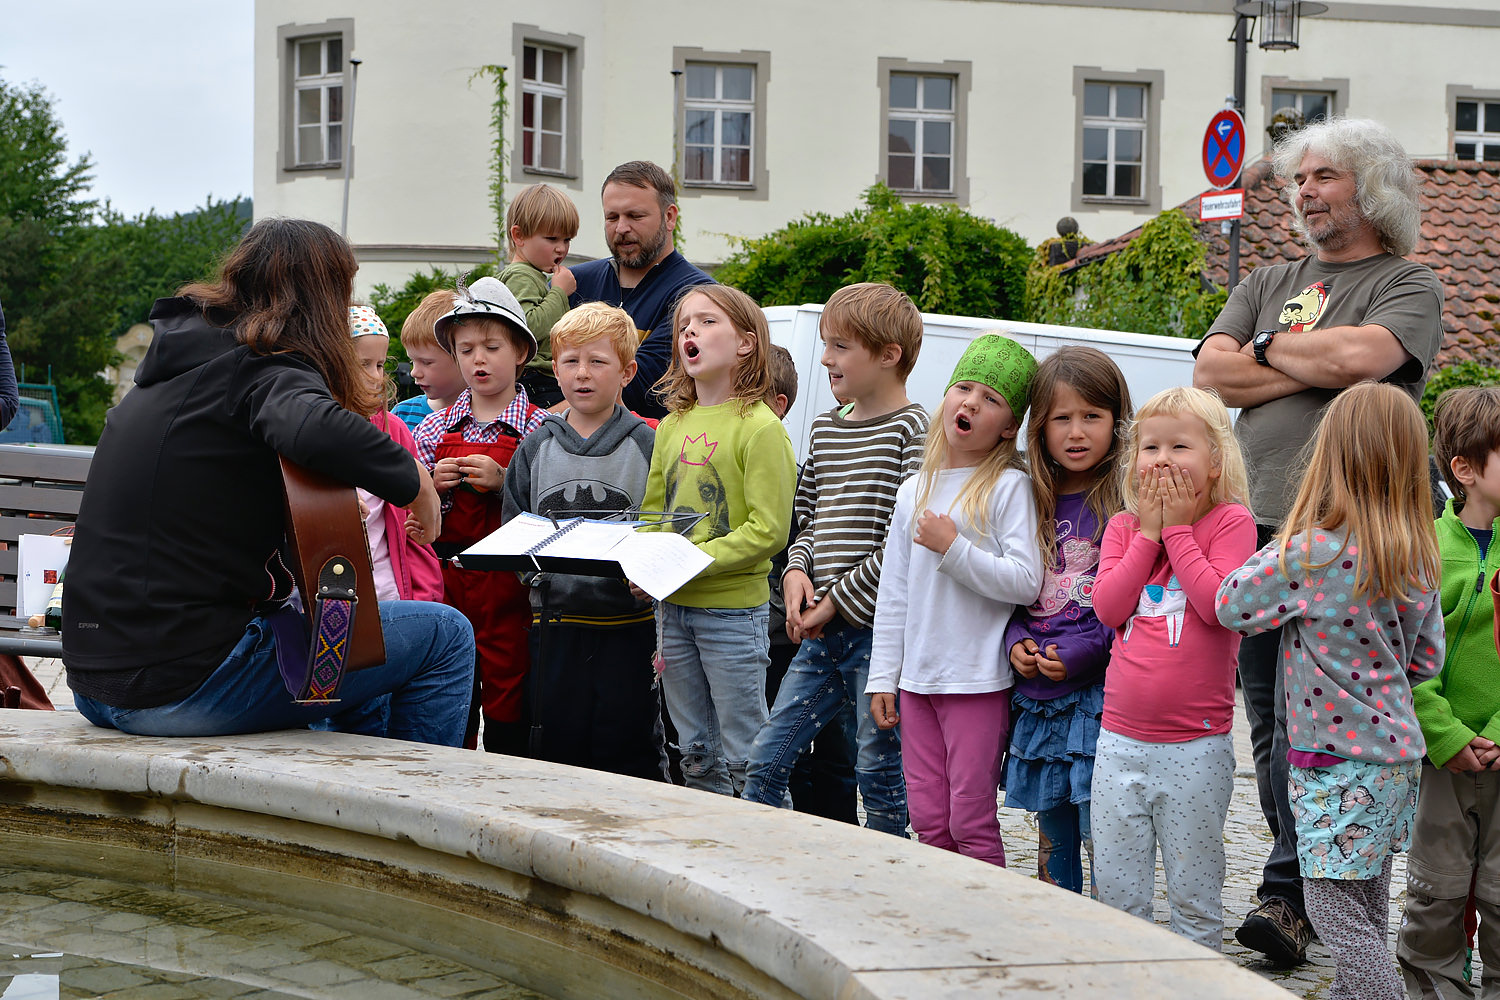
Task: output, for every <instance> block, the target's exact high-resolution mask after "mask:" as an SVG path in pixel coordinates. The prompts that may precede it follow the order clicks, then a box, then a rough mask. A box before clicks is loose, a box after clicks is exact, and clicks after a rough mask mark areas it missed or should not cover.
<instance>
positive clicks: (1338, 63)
mask: <svg viewBox="0 0 1500 1000" xmlns="http://www.w3.org/2000/svg"><path fill="white" fill-rule="evenodd" d="M1231 6H1232V4H1231V3H1230V2H1229V0H1047V2H1032V0H798V2H793V0H758V2H756V3H743V2H729V0H639V2H635V3H625V2H622V0H554V2H551V3H536V2H529V3H526V2H519V0H435V2H430V3H425V4H415V3H411V2H409V0H359V2H358V3H355V2H353V0H256V6H255V32H256V39H255V190H254V197H255V212H256V215H257V216H258V217H259V216H266V215H290V216H301V217H307V218H313V219H318V220H320V221H323V222H327V223H329V224H330V225H333V226H334V227H335V228H337V227H338V226H339V224H340V219H341V213H342V207H343V198H344V188H345V181H344V176H345V166H346V162H345V159H346V157H347V167H348V174H349V180H348V192H349V209H348V237H349V239H350V241H351V242H352V243H353V244H354V245H355V247H356V249H357V251H358V253H359V256H360V259H361V271H360V278H359V282H358V290H359V292H360V293H361V294H366V293H367V292H368V290H369V288H370V287H371V286H372V285H373V284H375V283H376V282H382V281H383V282H388V283H393V284H399V283H400V282H401V281H403V280H404V279H405V277H406V276H407V275H408V274H410V273H412V272H413V271H416V270H424V269H425V268H427V267H428V266H431V265H438V266H442V267H445V268H448V269H452V268H455V267H458V266H462V265H465V264H471V263H476V262H480V261H483V260H485V259H488V258H489V257H490V256H491V255H492V254H493V253H494V247H495V239H496V233H497V231H498V229H497V225H496V222H495V219H494V213H493V211H492V209H491V207H490V204H491V203H490V189H491V165H492V163H493V162H494V151H493V144H494V141H495V138H496V136H495V131H494V129H493V128H492V126H491V115H492V104H493V103H494V101H495V87H494V85H493V83H492V81H491V80H490V79H489V78H487V77H483V76H478V75H476V74H478V73H479V71H480V69H481V67H485V66H504V67H506V73H505V79H506V82H507V88H506V96H507V100H508V108H507V113H506V116H505V121H504V126H503V129H502V130H501V136H502V138H503V142H504V146H505V151H506V154H507V156H508V164H507V166H506V168H505V170H504V176H503V182H504V187H505V193H506V194H507V195H514V194H515V193H516V192H517V191H519V190H520V189H521V188H522V187H524V186H525V185H527V184H530V183H535V182H538V181H545V182H547V183H551V184H556V185H558V186H560V187H561V188H563V189H564V190H565V191H566V192H567V193H568V194H569V195H570V196H571V197H572V198H573V199H574V201H575V202H576V203H577V205H578V208H579V212H580V215H581V217H582V228H581V230H580V232H579V235H578V239H577V240H575V241H574V244H573V252H574V254H575V255H576V256H578V257H580V258H589V257H597V256H602V255H603V254H604V253H605V244H604V238H603V233H602V217H601V213H600V210H599V188H600V185H601V184H602V182H603V179H604V177H605V175H606V174H608V172H609V171H610V169H612V168H613V167H614V166H616V165H617V164H619V163H621V162H624V161H626V160H632V159H650V160H655V161H656V162H658V163H661V164H662V165H664V166H672V165H673V164H674V160H675V167H676V175H677V176H678V178H679V179H680V182H681V187H682V194H681V199H680V204H681V208H682V222H681V232H682V234H683V243H684V244H685V246H684V248H683V249H684V252H685V253H686V254H687V256H688V257H689V258H690V259H692V260H693V261H695V262H699V263H702V264H704V265H705V266H712V265H713V264H716V263H718V262H720V261H722V260H723V259H724V258H725V257H726V256H727V255H728V254H729V253H731V252H732V250H733V247H734V241H735V240H736V239H737V238H745V237H755V236H759V235H763V234H765V233H767V232H769V231H771V230H774V229H776V228H779V227H780V226H782V225H784V224H786V223H787V222H788V221H790V220H792V219H794V218H797V217H800V216H801V215H802V214H803V213H806V212H828V213H833V214H838V213H842V212H846V211H848V210H850V209H851V208H854V207H856V206H857V205H858V204H859V199H860V194H861V192H862V191H863V190H864V189H865V188H866V187H868V186H869V185H871V184H873V183H874V182H875V181H877V180H882V181H884V182H885V183H887V184H888V185H890V186H891V187H892V188H894V189H896V190H898V191H900V192H901V193H902V194H903V195H904V196H907V197H910V198H912V199H914V200H920V201H927V202H933V203H952V204H957V205H960V206H962V207H964V208H966V209H968V210H970V211H973V212H975V213H976V214H978V215H982V216H986V217H989V218H992V219H994V220H995V221H996V222H998V223H999V224H1001V225H1004V226H1006V227H1009V228H1011V229H1013V230H1015V231H1016V232H1018V233H1020V234H1021V235H1022V236H1023V237H1025V238H1026V239H1027V240H1028V241H1031V242H1037V241H1039V240H1042V239H1045V238H1047V237H1049V236H1051V235H1054V233H1055V228H1054V227H1055V225H1056V223H1057V220H1058V219H1059V218H1060V217H1062V216H1065V215H1071V216H1073V217H1074V218H1076V219H1077V220H1078V222H1079V223H1080V226H1081V228H1082V231H1083V232H1084V233H1085V234H1087V235H1088V236H1090V237H1092V238H1095V239H1099V238H1107V237H1109V236H1113V235H1115V234H1117V233H1120V232H1124V231H1126V230H1128V229H1130V228H1132V227H1134V226H1136V225H1139V224H1140V223H1142V222H1144V221H1145V220H1146V219H1148V218H1150V217H1151V216H1152V215H1154V214H1156V213H1157V212H1159V211H1160V210H1161V209H1162V208H1164V207H1169V206H1171V205H1175V204H1177V203H1179V202H1181V201H1183V200H1185V199H1187V198H1189V197H1191V196H1192V195H1194V194H1195V193H1197V192H1199V191H1201V190H1203V189H1204V187H1205V180H1204V176H1203V170H1202V167H1201V165H1200V158H1201V154H1202V146H1203V133H1204V129H1205V127H1206V126H1207V124H1208V121H1209V119H1210V118H1211V117H1212V116H1213V114H1214V113H1215V112H1216V111H1218V110H1219V109H1220V108H1222V107H1223V106H1224V102H1225V97H1226V95H1227V94H1229V93H1230V91H1231V90H1232V88H1233V81H1232V77H1233V61H1234V46H1233V45H1232V44H1230V42H1229V41H1228V38H1229V36H1230V35H1231V33H1232V32H1233V30H1234V24H1235V16H1234V14H1233V13H1232V12H1231ZM1328 6H1329V10H1328V11H1327V12H1326V13H1324V14H1321V15H1319V16H1316V17H1311V18H1304V19H1303V22H1302V28H1301V48H1300V49H1298V50H1295V51H1280V52H1278V51H1270V52H1266V51H1261V50H1260V49H1259V48H1257V47H1256V44H1255V38H1256V36H1257V35H1258V31H1257V32H1252V37H1251V44H1250V46H1249V51H1248V72H1247V78H1248V86H1247V100H1246V109H1245V119H1246V126H1247V133H1248V148H1249V152H1250V155H1251V157H1252V158H1253V157H1254V156H1255V155H1257V154H1258V153H1259V151H1260V150H1262V149H1263V148H1264V147H1265V146H1266V145H1267V140H1266V133H1265V126H1266V123H1267V122H1268V121H1269V119H1270V116H1271V114H1272V112H1273V111H1274V109H1275V108H1277V107H1280V106H1283V105H1287V104H1292V105H1295V106H1297V107H1299V108H1300V109H1302V110H1303V111H1304V112H1306V113H1308V114H1309V115H1316V114H1318V113H1322V112H1331V113H1338V114H1345V113H1347V114H1350V115H1355V116H1361V117H1371V118H1377V119H1379V120H1381V121H1384V122H1385V123H1386V124H1387V125H1389V126H1390V127H1391V128H1392V130H1393V131H1395V133H1396V134H1397V136H1398V137H1399V138H1400V139H1401V141H1402V142H1403V143H1404V144H1405V145H1406V147H1407V149H1408V150H1409V151H1410V152H1411V153H1412V154H1413V155H1414V156H1418V157H1445V156H1455V155H1457V156H1460V157H1463V158H1468V159H1492V160H1500V60H1497V59H1495V58H1494V53H1495V52H1497V51H1500V9H1497V8H1496V6H1495V5H1494V4H1493V3H1492V2H1490V0H1404V2H1401V3H1395V2H1390V3H1387V2H1378V0H1377V2H1358V3H1355V2H1330V3H1329V4H1328ZM351 57H352V58H353V59H358V60H359V61H360V62H359V65H358V68H357V73H358V76H357V88H356V80H355V69H354V67H353V66H352V65H351ZM352 89H353V90H355V91H356V92H355V102H354V104H355V107H354V118H353V122H352V145H351V146H349V147H348V148H347V149H346V138H347V135H348V133H346V131H345V130H346V129H349V128H350V122H349V121H347V120H346V119H347V117H348V100H347V97H348V95H349V94H350V93H351V90H352Z"/></svg>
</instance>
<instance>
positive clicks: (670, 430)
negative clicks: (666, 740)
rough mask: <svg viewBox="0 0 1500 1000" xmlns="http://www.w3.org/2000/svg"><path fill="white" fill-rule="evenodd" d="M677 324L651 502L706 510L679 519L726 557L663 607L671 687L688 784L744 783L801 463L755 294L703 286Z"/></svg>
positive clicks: (661, 634) (698, 540) (759, 716)
mask: <svg viewBox="0 0 1500 1000" xmlns="http://www.w3.org/2000/svg"><path fill="white" fill-rule="evenodd" d="M673 330H674V334H673V337H674V343H673V351H672V362H671V364H670V366H669V367H668V368H667V371H666V374H665V375H663V376H662V378H661V381H660V382H659V383H657V387H658V389H659V390H660V392H661V393H662V397H663V404H664V405H665V406H666V407H667V410H668V414H667V416H666V417H664V418H663V419H662V421H661V425H660V426H659V427H658V428H657V431H656V448H655V451H654V452H653V454H652V458H651V473H650V476H649V478H648V479H647V482H646V499H645V501H644V503H643V504H642V506H643V508H644V509H645V510H648V511H649V510H659V511H666V512H667V513H669V514H700V515H702V516H701V517H700V518H698V519H696V520H694V519H693V518H690V517H689V518H679V519H677V520H676V521H674V522H673V524H674V527H676V528H677V530H680V531H682V532H684V533H685V534H686V535H687V537H688V538H689V539H691V540H692V541H693V542H694V543H695V544H696V545H697V546H698V547H699V548H701V549H702V550H703V551H704V552H706V553H707V554H708V555H710V556H713V560H714V561H713V563H712V564H711V565H709V566H708V568H707V569H705V570H704V571H703V572H702V573H701V574H699V575H698V576H697V577H696V578H695V579H693V580H691V581H689V582H688V583H686V584H684V585H683V586H682V587H681V588H680V589H679V590H678V591H677V592H676V593H674V594H672V595H671V597H670V598H669V599H668V600H666V601H663V602H661V603H660V604H659V605H658V606H657V609H656V615H657V618H656V620H657V633H658V638H659V652H660V656H661V661H660V666H661V679H662V692H663V694H664V695H665V699H666V703H667V711H668V713H669V714H670V715H671V718H672V723H673V725H675V726H676V728H677V736H678V746H679V747H680V748H681V750H682V774H683V778H684V780H685V782H686V784H687V785H688V786H689V787H692V788H703V789H707V790H709V791H713V792H719V793H720V794H723V795H734V794H737V793H738V792H739V791H740V789H742V788H743V787H744V785H745V769H746V765H747V763H748V759H749V755H750V745H751V743H752V742H754V739H755V734H756V732H757V731H758V730H759V729H760V726H761V723H763V722H764V721H765V720H766V700H765V681H766V666H767V664H768V662H769V661H768V658H767V652H768V646H769V614H770V612H769V609H768V604H767V602H768V600H769V597H770V589H769V586H768V584H767V582H766V579H767V574H768V573H769V572H770V568H771V557H772V556H774V555H775V554H776V553H778V552H780V551H781V549H782V548H783V547H784V546H785V545H786V538H787V531H788V528H789V527H790V522H791V513H792V493H793V490H794V488H795V487H796V482H797V472H796V463H795V460H794V459H793V455H792V443H791V441H790V440H789V439H788V438H787V434H786V430H785V428H783V427H782V425H781V421H780V420H778V419H777V417H776V414H775V413H773V412H772V411H771V408H770V407H769V406H768V405H767V403H768V402H769V401H770V399H771V393H772V389H771V376H770V371H769V368H768V365H767V359H768V357H769V355H770V349H771V336H770V331H769V330H768V328H767V327H766V318H765V314H764V313H762V312H761V310H760V307H759V306H758V305H756V303H755V300H753V299H751V298H750V297H749V296H748V295H746V294H744V293H743V292H740V291H737V290H735V289H733V288H730V287H728V286H726V285H699V286H697V287H695V288H694V289H693V291H691V292H689V293H688V294H687V295H686V296H684V297H683V299H682V301H681V302H680V303H678V306H677V313H676V318H675V322H674V325H673Z"/></svg>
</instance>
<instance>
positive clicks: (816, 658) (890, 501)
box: [743, 283, 927, 837]
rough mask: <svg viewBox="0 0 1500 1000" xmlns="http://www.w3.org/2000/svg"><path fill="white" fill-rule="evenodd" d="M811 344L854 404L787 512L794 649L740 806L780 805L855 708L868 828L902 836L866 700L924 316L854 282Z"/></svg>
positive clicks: (888, 768) (811, 459)
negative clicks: (817, 743) (817, 746)
mask: <svg viewBox="0 0 1500 1000" xmlns="http://www.w3.org/2000/svg"><path fill="white" fill-rule="evenodd" d="M819 335H820V336H821V337H822V340H823V359H822V360H823V366H824V367H825V368H827V369H828V377H829V381H830V382H831V383H832V385H833V393H834V395H835V396H837V397H838V398H839V399H840V400H845V401H847V402H848V403H851V404H852V405H850V406H848V407H847V408H846V407H845V406H843V405H841V406H839V407H836V408H834V409H832V410H830V411H829V412H827V413H825V414H823V415H822V416H820V417H818V419H817V420H815V421H814V422H813V428H812V445H811V448H810V451H809V454H808V458H807V464H806V466H805V467H804V469H803V472H802V479H801V482H800V483H799V485H798V487H797V495H796V500H795V502H794V509H793V518H794V521H795V523H796V525H797V529H798V534H797V540H796V541H795V542H794V543H793V544H792V547H791V549H790V551H789V553H788V559H787V569H786V573H785V574H784V575H783V576H782V578H781V586H782V593H783V595H784V596H785V598H786V617H787V623H786V629H787V635H788V636H790V637H791V638H792V639H793V640H800V642H801V644H802V645H801V648H800V649H798V651H797V657H796V659H795V660H793V661H792V664H791V666H790V667H788V668H787V673H786V678H785V679H784V680H783V681H782V683H781V689H780V691H778V692H777V695H776V704H775V706H774V707H773V708H772V710H771V717H770V719H769V720H768V721H767V722H766V723H765V725H763V726H762V727H761V730H760V733H759V735H758V736H757V737H756V740H755V745H754V747H753V749H752V750H751V753H750V766H749V771H748V781H747V783H746V786H745V791H744V794H743V797H744V798H745V799H748V800H750V801H752V802H762V803H765V804H767V805H784V804H785V800H786V797H787V796H786V789H787V781H788V778H789V777H790V775H791V773H792V768H793V766H794V765H795V764H796V762H797V758H798V756H799V755H800V754H801V753H802V752H803V751H804V750H806V749H807V747H808V745H809V744H810V743H812V741H813V738H814V737H815V736H817V735H818V732H819V730H821V729H822V728H823V726H824V725H825V724H826V723H827V722H828V721H829V720H830V719H832V718H833V717H834V716H835V715H836V714H838V711H839V709H840V708H841V707H842V706H843V705H844V704H846V703H851V704H852V705H853V707H854V711H855V713H856V717H857V719H858V725H857V727H856V737H855V739H856V743H857V756H856V763H855V777H856V779H857V781H858V784H859V791H860V796H861V797H862V798H863V799H864V803H865V817H866V825H867V826H869V827H870V828H871V829H873V830H883V831H885V832H886V833H893V834H895V835H897V836H899V837H904V836H906V821H907V816H906V785H905V782H904V781H903V779H902V776H901V740H900V736H899V735H898V730H896V729H890V730H882V729H880V728H879V727H878V726H876V725H875V720H874V719H873V718H872V717H871V715H870V706H869V699H867V698H865V697H864V694H863V692H864V689H865V680H866V677H867V675H868V673H869V667H870V636H871V632H870V627H871V625H872V623H873V622H874V619H875V595H876V591H877V590H878V588H879V584H880V562H881V556H882V553H883V551H884V548H885V536H886V532H887V529H888V528H889V527H890V520H891V512H892V511H893V510H894V508H895V505H896V490H897V488H898V487H899V486H900V485H901V483H902V481H903V480H905V479H906V478H907V477H909V476H911V475H912V474H914V473H915V472H916V471H917V470H918V468H919V467H920V466H921V463H922V447H923V443H924V440H925V438H926V434H927V413H926V411H925V410H923V409H922V407H921V406H919V405H917V404H915V403H913V402H911V401H910V400H909V399H907V397H906V378H907V376H908V375H909V374H910V373H911V369H912V366H913V365H914V364H915V363H916V360H917V352H918V350H920V348H921V346H922V314H921V313H920V312H918V311H917V307H916V305H915V303H913V302H912V300H911V299H910V298H908V297H907V296H906V295H905V294H904V293H902V292H900V291H897V290H896V289H895V288H892V287H891V286H890V285H882V284H872V283H865V284H858V285H850V286H848V287H846V288H841V289H839V290H838V291H837V292H835V293H834V294H833V297H832V298H830V299H829V300H828V304H827V305H826V306H825V307H824V308H823V317H822V322H821V324H820V330H819Z"/></svg>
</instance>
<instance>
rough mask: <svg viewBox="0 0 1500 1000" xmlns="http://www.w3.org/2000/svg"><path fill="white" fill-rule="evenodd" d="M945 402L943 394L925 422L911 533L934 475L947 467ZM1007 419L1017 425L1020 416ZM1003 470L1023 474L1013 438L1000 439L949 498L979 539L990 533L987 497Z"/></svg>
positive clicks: (926, 501)
mask: <svg viewBox="0 0 1500 1000" xmlns="http://www.w3.org/2000/svg"><path fill="white" fill-rule="evenodd" d="M950 388H951V386H950ZM947 401H948V397H947V394H946V393H945V394H944V396H943V402H942V403H939V404H938V408H937V409H936V410H934V411H933V412H932V414H930V416H929V419H928V429H927V443H926V445H925V446H924V447H923V449H922V471H920V472H918V473H917V476H918V479H917V502H916V505H915V506H914V507H913V508H912V530H913V531H915V530H916V526H917V518H919V517H921V516H922V512H923V511H924V510H926V509H927V506H928V504H930V503H931V502H932V491H933V490H934V489H936V488H937V477H938V473H940V472H942V471H943V470H944V469H946V468H947V467H948V435H947V433H946V432H945V430H944V427H943V422H944V420H945V419H946V418H945V416H944V413H943V407H944V406H945V405H946V404H947ZM1009 408H1010V404H1009V403H1007V404H1006V409H1009ZM1011 419H1013V420H1015V421H1017V422H1019V421H1020V420H1021V417H1020V416H1017V415H1016V414H1015V413H1012V414H1011ZM1007 469H1016V470H1018V471H1020V472H1025V471H1026V463H1025V462H1024V461H1023V460H1022V458H1021V450H1020V447H1019V445H1018V443H1017V441H1016V438H1013V437H1011V438H1005V437H1002V438H1001V439H1000V441H999V442H998V443H997V444H996V445H995V447H994V448H993V449H992V450H991V451H990V453H989V454H988V455H986V456H985V457H984V461H982V462H980V463H979V464H978V465H976V466H975V467H974V471H973V473H972V474H971V475H970V476H969V478H968V479H967V480H966V481H965V482H964V485H963V488H962V489H960V490H959V491H958V496H957V497H955V498H954V499H953V506H954V507H957V508H958V509H959V511H960V512H962V514H963V516H964V519H965V520H966V521H968V523H969V524H970V525H971V526H972V527H973V528H974V530H975V531H977V532H979V535H980V537H987V536H988V535H989V533H990V527H991V525H990V511H989V499H990V495H991V494H992V493H994V492H995V484H996V483H998V482H1000V477H1001V475H1003V474H1004V473H1005V471H1006V470H1007ZM952 509H953V508H952V507H950V508H949V510H952Z"/></svg>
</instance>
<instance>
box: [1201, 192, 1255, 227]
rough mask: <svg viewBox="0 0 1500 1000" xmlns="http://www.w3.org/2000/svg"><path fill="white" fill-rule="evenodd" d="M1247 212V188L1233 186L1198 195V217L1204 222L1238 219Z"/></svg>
mask: <svg viewBox="0 0 1500 1000" xmlns="http://www.w3.org/2000/svg"><path fill="white" fill-rule="evenodd" d="M1244 214H1245V189H1244V188H1231V189H1230V190H1228V191H1216V192H1214V193H1213V194H1203V195H1199V196H1198V218H1200V219H1202V220H1203V221H1204V222H1215V221H1217V220H1219V219H1238V218H1241V217H1242V216H1243V215H1244Z"/></svg>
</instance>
